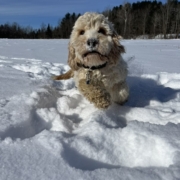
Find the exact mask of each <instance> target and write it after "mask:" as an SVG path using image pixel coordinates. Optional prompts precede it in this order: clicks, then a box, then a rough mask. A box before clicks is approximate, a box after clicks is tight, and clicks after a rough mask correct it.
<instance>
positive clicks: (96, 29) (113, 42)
mask: <svg viewBox="0 0 180 180" xmlns="http://www.w3.org/2000/svg"><path fill="white" fill-rule="evenodd" d="M122 52H124V47H123V46H122V45H120V43H119V40H118V36H117V34H116V32H115V30H114V28H113V26H112V24H111V23H110V22H109V21H108V20H107V19H106V18H105V17H104V15H102V14H97V13H85V14H84V15H83V16H80V17H79V18H78V19H77V21H76V23H75V25H74V27H73V31H72V34H71V38H70V43H69V60H68V62H69V65H70V66H71V68H72V69H78V64H83V65H85V66H89V67H92V66H99V65H102V64H104V63H106V62H108V63H110V64H112V63H116V62H117V61H118V59H119V56H120V53H122Z"/></svg>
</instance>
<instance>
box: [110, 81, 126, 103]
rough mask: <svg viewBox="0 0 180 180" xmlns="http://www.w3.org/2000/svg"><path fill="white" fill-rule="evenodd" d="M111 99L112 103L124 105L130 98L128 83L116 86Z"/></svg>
mask: <svg viewBox="0 0 180 180" xmlns="http://www.w3.org/2000/svg"><path fill="white" fill-rule="evenodd" d="M110 94H111V98H112V101H113V102H115V103H118V104H123V103H125V102H126V101H127V99H128V96H129V88H128V86H127V84H126V82H125V81H124V82H119V83H117V84H114V86H113V87H112V89H111V92H110Z"/></svg>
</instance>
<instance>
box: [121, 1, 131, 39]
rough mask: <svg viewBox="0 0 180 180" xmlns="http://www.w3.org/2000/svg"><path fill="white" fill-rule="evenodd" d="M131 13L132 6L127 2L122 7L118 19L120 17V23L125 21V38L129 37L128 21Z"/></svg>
mask: <svg viewBox="0 0 180 180" xmlns="http://www.w3.org/2000/svg"><path fill="white" fill-rule="evenodd" d="M130 11H131V4H130V3H127V2H125V3H124V4H123V5H122V8H121V9H120V10H119V12H118V17H119V19H120V21H123V24H124V29H123V36H124V37H126V35H127V34H126V33H127V24H128V20H129V15H130Z"/></svg>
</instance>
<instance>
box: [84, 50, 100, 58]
mask: <svg viewBox="0 0 180 180" xmlns="http://www.w3.org/2000/svg"><path fill="white" fill-rule="evenodd" d="M88 55H99V56H103V55H102V54H101V53H100V52H98V51H88V52H86V53H85V54H83V57H87V56H88Z"/></svg>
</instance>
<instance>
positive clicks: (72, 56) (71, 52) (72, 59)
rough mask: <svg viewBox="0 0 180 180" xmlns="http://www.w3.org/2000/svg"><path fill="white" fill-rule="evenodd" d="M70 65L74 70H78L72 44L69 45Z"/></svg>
mask: <svg viewBox="0 0 180 180" xmlns="http://www.w3.org/2000/svg"><path fill="white" fill-rule="evenodd" d="M68 64H69V66H70V67H71V69H73V70H77V69H78V62H77V60H76V54H75V49H74V47H73V46H72V44H71V43H69V54H68Z"/></svg>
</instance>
